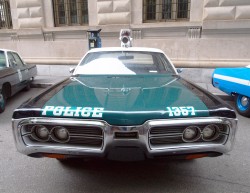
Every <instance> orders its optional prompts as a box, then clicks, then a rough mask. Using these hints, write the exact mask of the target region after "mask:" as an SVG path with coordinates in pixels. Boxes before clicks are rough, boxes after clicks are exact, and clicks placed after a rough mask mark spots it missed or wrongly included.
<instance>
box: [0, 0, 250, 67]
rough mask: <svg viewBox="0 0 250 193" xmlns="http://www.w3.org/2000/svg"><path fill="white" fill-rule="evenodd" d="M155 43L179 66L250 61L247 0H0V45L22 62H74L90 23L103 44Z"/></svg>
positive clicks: (84, 44) (85, 46)
mask: <svg viewBox="0 0 250 193" xmlns="http://www.w3.org/2000/svg"><path fill="white" fill-rule="evenodd" d="M122 28H129V29H131V30H132V32H133V46H143V47H155V48H160V49H162V50H163V51H165V53H166V54H167V55H169V57H170V58H171V59H172V60H173V61H174V63H175V65H176V66H182V67H216V66H243V65H248V64H250V1H249V0H0V47H1V48H6V49H12V50H16V51H18V52H19V53H20V54H21V55H22V56H23V58H24V59H25V61H26V62H27V63H38V64H51V65H52V64H77V62H78V61H79V60H80V58H81V57H82V56H83V55H84V54H85V53H86V51H87V50H88V33H87V30H89V29H102V31H101V38H102V45H103V46H105V47H106V46H120V42H119V39H118V38H119V32H120V29H122Z"/></svg>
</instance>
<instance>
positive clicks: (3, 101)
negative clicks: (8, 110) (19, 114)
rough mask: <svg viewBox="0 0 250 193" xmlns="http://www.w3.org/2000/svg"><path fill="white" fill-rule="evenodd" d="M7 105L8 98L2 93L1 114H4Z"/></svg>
mask: <svg viewBox="0 0 250 193" xmlns="http://www.w3.org/2000/svg"><path fill="white" fill-rule="evenodd" d="M5 105H6V98H5V97H4V95H3V94H2V93H0V113H2V112H4V110H5Z"/></svg>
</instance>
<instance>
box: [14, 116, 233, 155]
mask: <svg viewBox="0 0 250 193" xmlns="http://www.w3.org/2000/svg"><path fill="white" fill-rule="evenodd" d="M12 123H13V134H14V138H15V143H16V147H17V150H18V151H19V152H21V153H23V154H25V155H29V156H33V157H50V156H49V155H53V154H60V155H65V156H67V157H105V158H108V159H115V160H124V159H126V156H127V155H128V157H130V158H131V157H133V158H134V159H135V160H141V159H144V158H145V157H146V158H156V157H169V156H179V155H190V154H199V153H200V154H202V153H207V154H206V155H205V156H213V155H221V154H224V153H227V152H229V151H230V150H232V147H233V144H234V140H235V135H236V131H237V119H227V118H219V117H215V118H210V117H209V118H187V119H184V118H183V119H171V120H150V121H147V122H145V123H144V124H143V125H136V126H112V125H109V124H108V123H106V122H105V121H102V120H76V119H66V118H36V117H34V118H25V119H14V120H13V122H12ZM37 124H38V125H43V124H45V125H63V126H66V127H67V126H72V125H74V126H77V127H79V128H81V127H85V126H88V127H98V128H100V129H101V130H102V133H103V134H102V145H101V146H100V147H88V146H84V145H80V144H73V145H72V144H71V145H68V144H67V143H43V142H34V141H31V140H30V139H29V137H28V136H29V135H30V133H28V132H24V131H23V128H24V127H25V126H27V125H37ZM197 124H223V125H226V126H227V128H228V132H227V133H225V134H223V139H222V140H220V141H219V142H196V143H167V144H160V145H153V144H152V143H151V138H152V136H151V134H150V131H151V129H152V128H154V127H161V128H162V127H163V128H166V129H167V128H168V127H178V126H190V125H197ZM164 135H166V134H164ZM166 136H167V137H168V135H166ZM133 158H132V159H133Z"/></svg>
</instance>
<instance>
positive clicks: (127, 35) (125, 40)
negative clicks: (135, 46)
mask: <svg viewBox="0 0 250 193" xmlns="http://www.w3.org/2000/svg"><path fill="white" fill-rule="evenodd" d="M131 34H132V33H131V30H130V29H121V31H120V38H119V39H120V40H121V47H126V48H128V47H132V40H133V38H132V37H131Z"/></svg>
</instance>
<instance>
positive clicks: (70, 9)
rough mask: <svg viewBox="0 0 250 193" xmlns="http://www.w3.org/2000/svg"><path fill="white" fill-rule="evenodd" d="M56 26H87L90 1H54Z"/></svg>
mask: <svg viewBox="0 0 250 193" xmlns="http://www.w3.org/2000/svg"><path fill="white" fill-rule="evenodd" d="M53 4H54V17H55V24H56V26H65V25H68V26H70V25H87V24H88V0H53Z"/></svg>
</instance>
